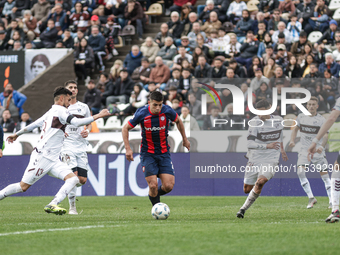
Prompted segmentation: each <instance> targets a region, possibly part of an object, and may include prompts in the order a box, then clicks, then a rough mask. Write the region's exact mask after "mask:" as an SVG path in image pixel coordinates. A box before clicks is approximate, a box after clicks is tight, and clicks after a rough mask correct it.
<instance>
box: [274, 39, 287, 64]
mask: <svg viewBox="0 0 340 255" xmlns="http://www.w3.org/2000/svg"><path fill="white" fill-rule="evenodd" d="M289 54H290V53H289ZM275 63H276V64H278V65H280V66H282V67H283V68H285V67H286V66H287V65H288V63H289V60H288V53H287V51H286V45H284V44H279V45H278V46H277V54H276V60H275Z"/></svg>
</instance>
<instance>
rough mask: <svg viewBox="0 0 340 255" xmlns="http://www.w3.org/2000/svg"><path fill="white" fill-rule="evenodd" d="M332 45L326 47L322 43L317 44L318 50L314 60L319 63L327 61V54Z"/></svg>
mask: <svg viewBox="0 0 340 255" xmlns="http://www.w3.org/2000/svg"><path fill="white" fill-rule="evenodd" d="M329 48H332V47H328V48H326V46H325V45H324V44H323V43H322V44H320V45H318V46H317V52H316V54H315V55H314V62H315V63H317V64H318V65H321V64H322V63H323V62H325V54H326V53H328V52H329V51H328V49H329Z"/></svg>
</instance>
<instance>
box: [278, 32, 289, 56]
mask: <svg viewBox="0 0 340 255" xmlns="http://www.w3.org/2000/svg"><path fill="white" fill-rule="evenodd" d="M285 37H286V36H285V34H284V33H279V35H278V41H277V43H275V44H274V53H275V54H277V52H278V47H279V45H281V44H283V45H284V46H285V47H286V50H287V51H290V48H291V47H290V46H291V44H290V43H287V42H286V38H285Z"/></svg>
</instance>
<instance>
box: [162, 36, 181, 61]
mask: <svg viewBox="0 0 340 255" xmlns="http://www.w3.org/2000/svg"><path fill="white" fill-rule="evenodd" d="M173 42H174V41H173V39H172V38H171V37H170V36H169V37H167V38H165V45H164V46H163V47H162V48H161V49H160V51H159V52H158V53H157V56H160V57H162V59H163V62H164V63H165V64H166V65H168V66H170V65H171V64H172V60H173V59H174V57H175V56H176V53H177V48H176V46H175V45H174V44H173Z"/></svg>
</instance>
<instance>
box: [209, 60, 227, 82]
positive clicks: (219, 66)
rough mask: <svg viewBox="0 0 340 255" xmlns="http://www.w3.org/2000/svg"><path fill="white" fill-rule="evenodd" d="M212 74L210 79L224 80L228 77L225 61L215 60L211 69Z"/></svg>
mask: <svg viewBox="0 0 340 255" xmlns="http://www.w3.org/2000/svg"><path fill="white" fill-rule="evenodd" d="M210 71H211V73H210V75H209V77H211V78H222V77H224V76H226V72H227V70H226V68H225V66H224V65H223V60H222V59H221V58H218V57H217V58H215V60H214V63H213V66H212V67H211V69H210Z"/></svg>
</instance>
